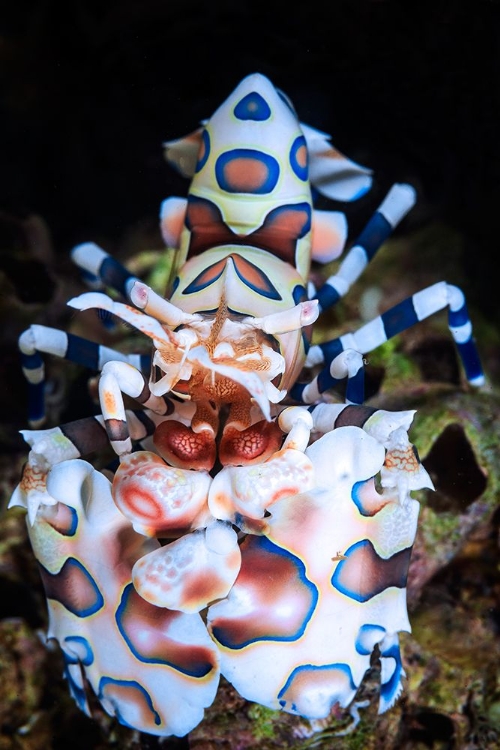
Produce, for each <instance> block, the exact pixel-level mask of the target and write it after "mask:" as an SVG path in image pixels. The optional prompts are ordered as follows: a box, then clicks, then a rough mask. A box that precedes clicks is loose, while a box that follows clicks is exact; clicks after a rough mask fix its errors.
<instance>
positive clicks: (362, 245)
mask: <svg viewBox="0 0 500 750" xmlns="http://www.w3.org/2000/svg"><path fill="white" fill-rule="evenodd" d="M415 201H416V193H415V189H414V188H413V187H411V185H406V184H404V183H401V184H399V183H397V184H395V185H393V186H392V188H391V189H390V190H389V192H388V193H387V195H386V197H385V198H384V200H383V201H382V203H381V204H380V206H379V207H378V209H377V210H376V211H375V213H374V214H373V216H372V217H371V219H370V220H369V221H368V224H367V225H366V226H365V228H364V229H363V231H362V232H361V234H360V235H359V237H358V238H357V240H356V241H355V242H354V245H353V246H352V247H351V249H350V250H349V252H348V253H347V255H346V257H345V258H344V260H343V261H342V262H341V264H340V266H339V268H338V270H337V273H335V274H333V276H330V277H329V278H328V279H327V280H326V282H325V283H324V285H323V286H322V287H321V289H318V290H317V291H316V292H315V293H314V294H313V298H314V299H317V300H318V301H319V304H320V307H321V310H326V309H328V308H330V307H333V305H335V304H336V303H337V302H338V300H339V299H340V298H341V297H343V296H344V295H345V294H346V293H347V291H348V290H349V289H350V287H351V286H352V284H353V283H354V282H355V281H356V280H357V279H358V278H359V276H360V275H361V273H362V272H363V271H364V269H365V268H366V266H367V265H368V263H369V262H370V261H371V260H372V258H373V257H374V256H375V253H376V252H377V250H378V249H379V248H380V246H381V245H382V244H383V243H384V242H385V240H386V239H387V238H388V237H389V235H390V234H391V232H392V231H393V230H394V229H395V227H396V226H397V225H398V224H399V223H400V221H401V220H402V219H403V218H404V217H405V216H406V214H407V213H408V211H409V210H410V209H411V208H412V207H413V206H414V205H415Z"/></svg>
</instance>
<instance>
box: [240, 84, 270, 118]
mask: <svg viewBox="0 0 500 750" xmlns="http://www.w3.org/2000/svg"><path fill="white" fill-rule="evenodd" d="M234 116H235V117H237V118H238V120H258V121H262V120H267V119H269V117H270V116H271V110H270V108H269V104H268V103H267V102H266V100H265V99H264V98H263V97H262V96H261V95H260V94H258V93H257V92H256V91H252V92H251V93H250V94H247V95H246V96H244V97H243V99H241V100H240V101H239V102H238V104H237V105H236V107H235V108H234Z"/></svg>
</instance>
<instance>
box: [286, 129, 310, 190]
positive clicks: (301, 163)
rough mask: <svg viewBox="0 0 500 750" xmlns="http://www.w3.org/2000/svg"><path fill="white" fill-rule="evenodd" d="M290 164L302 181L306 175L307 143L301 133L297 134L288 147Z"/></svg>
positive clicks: (305, 178)
mask: <svg viewBox="0 0 500 750" xmlns="http://www.w3.org/2000/svg"><path fill="white" fill-rule="evenodd" d="M290 166H291V167H292V169H293V171H294V173H295V174H296V175H297V177H298V178H299V180H303V181H304V182H305V181H306V180H307V177H308V173H309V171H308V163H307V144H306V139H305V138H304V136H303V135H299V136H298V137H297V138H296V139H295V140H294V142H293V143H292V148H291V149H290Z"/></svg>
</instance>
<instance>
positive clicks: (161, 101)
mask: <svg viewBox="0 0 500 750" xmlns="http://www.w3.org/2000/svg"><path fill="white" fill-rule="evenodd" d="M499 13H500V6H499V4H498V2H495V1H494V0H476V1H475V2H462V3H456V2H451V1H450V2H442V1H440V0H437V1H436V2H433V3H427V2H423V3H404V2H401V3H399V2H390V1H384V0H372V1H371V2H370V1H366V2H353V1H348V2H339V1H338V0H329V1H328V2H314V1H313V2H305V3H304V4H302V5H299V4H296V3H292V2H271V3H269V2H261V0H256V1H254V2H250V1H248V2H245V0H239V2H223V1H222V0H219V1H218V2H215V3H214V2H211V3H209V2H199V1H197V0H190V1H189V2H179V1H178V2H172V1H169V0H161V1H160V0H143V1H142V2H140V1H139V0H120V1H119V2H118V1H117V0H110V1H109V2H102V1H98V0H72V2H69V3H66V4H63V3H60V2H54V0H38V1H35V2H27V1H26V0H17V2H16V3H7V2H4V3H2V12H1V14H0V210H1V211H2V212H3V215H4V216H8V217H23V216H25V215H28V214H30V213H33V212H35V213H38V214H40V215H41V216H42V217H43V218H44V219H45V221H46V222H47V224H48V226H49V229H50V231H51V234H52V237H53V242H54V248H55V252H56V253H58V254H59V253H60V254H62V255H66V254H67V252H68V250H69V249H70V248H71V246H72V245H73V244H75V243H76V242H79V241H82V240H87V239H93V240H96V241H98V242H100V243H101V244H102V245H103V246H104V247H105V248H106V249H108V250H113V249H114V248H115V247H117V246H119V245H120V243H121V242H122V241H123V238H124V237H125V236H126V235H127V232H130V231H133V229H134V226H136V225H137V223H139V222H144V221H146V222H148V221H149V222H151V223H152V225H155V223H156V221H157V219H156V217H157V212H158V206H159V204H160V202H161V200H162V199H163V198H165V197H166V196H168V195H170V194H172V193H173V194H183V193H184V192H185V189H186V184H185V183H184V181H183V180H182V179H181V178H179V177H177V176H176V175H174V174H173V173H172V171H171V170H170V168H169V167H168V166H167V164H166V163H165V162H164V160H163V154H162V148H161V144H162V142H163V141H164V140H166V139H169V138H174V137H177V136H181V135H184V134H186V133H188V132H190V131H191V130H192V129H194V127H196V125H197V123H198V122H199V120H200V119H202V118H204V117H207V116H209V115H210V114H211V113H212V111H213V110H214V109H215V108H216V107H217V105H218V104H219V103H221V102H222V100H223V99H224V98H225V97H226V96H227V94H228V93H229V92H230V91H231V90H232V88H233V87H234V86H235V85H236V84H237V83H238V82H239V80H240V79H241V78H242V77H244V76H245V75H247V74H248V73H251V72H254V71H259V72H262V73H264V74H266V75H268V76H269V77H270V78H271V80H272V81H273V83H275V85H277V86H279V87H281V88H283V89H284V90H285V91H286V92H287V93H288V94H289V95H290V97H291V98H292V101H293V102H294V103H295V106H296V108H297V110H298V112H299V114H300V116H301V118H302V119H303V120H304V121H305V122H307V123H309V124H311V125H315V126H316V127H318V128H320V129H323V130H325V131H327V132H330V133H332V135H333V142H334V144H335V145H336V146H337V147H338V148H339V149H340V150H342V151H344V152H345V153H347V154H348V155H349V156H350V157H351V158H354V159H356V160H358V161H360V162H361V163H363V164H366V165H367V166H370V167H372V168H374V169H375V170H376V175H377V180H378V182H377V185H379V184H380V195H382V193H383V189H384V188H385V186H388V185H390V184H391V182H393V181H395V180H405V179H406V180H411V181H412V182H413V183H414V184H415V185H416V186H417V188H418V190H419V207H418V209H417V210H415V211H414V212H413V213H412V216H411V217H410V218H409V219H408V220H407V221H406V223H405V225H404V226H403V229H404V230H408V229H410V230H411V229H413V228H414V227H415V226H419V225H422V224H425V223H427V222H430V221H432V220H434V219H438V220H442V221H444V222H446V223H447V224H449V225H451V226H452V227H454V228H456V229H457V230H458V231H459V232H460V233H461V234H462V236H463V238H464V242H465V243H466V248H467V249H466V253H465V256H464V259H463V262H464V263H465V265H466V271H467V274H468V278H469V280H470V288H469V289H468V294H469V301H470V302H471V303H472V305H475V306H479V307H480V308H481V309H482V312H483V313H485V314H487V315H489V316H492V317H493V318H495V317H498V318H499V320H500V314H499V305H498V272H497V271H496V269H494V268H493V265H494V262H495V260H496V255H497V234H498V232H497V223H498V214H499V206H500V189H499V177H500V159H499V155H500V149H499V146H498V127H499V122H500V119H499V104H500V70H499V67H500V55H499V42H500V37H499V34H500V18H499ZM375 195H377V193H376V191H375ZM0 240H1V246H0V254H1V255H2V256H3V260H2V261H1V265H2V267H4V268H5V269H6V270H7V271H9V268H8V266H9V262H10V261H7V258H8V255H9V253H12V240H11V238H10V236H9V233H8V232H6V233H4V236H3V237H2V236H1V235H0ZM9 243H10V244H9ZM14 244H15V243H14ZM435 262H436V267H437V269H439V257H436V259H435ZM25 294H27V295H28V297H29V294H30V292H29V291H28V292H26V291H25ZM33 294H34V295H35V296H36V290H35V291H33Z"/></svg>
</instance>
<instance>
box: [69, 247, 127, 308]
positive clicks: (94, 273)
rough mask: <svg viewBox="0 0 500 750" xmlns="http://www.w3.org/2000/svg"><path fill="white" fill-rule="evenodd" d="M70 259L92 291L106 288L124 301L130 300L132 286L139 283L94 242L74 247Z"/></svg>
mask: <svg viewBox="0 0 500 750" xmlns="http://www.w3.org/2000/svg"><path fill="white" fill-rule="evenodd" d="M71 259H72V261H73V263H75V265H77V266H78V268H80V269H81V270H82V271H83V277H84V279H85V281H86V282H87V284H88V286H90V287H91V288H92V289H102V288H103V287H104V286H107V287H110V288H111V289H114V290H115V291H117V292H119V293H120V294H121V295H122V297H124V298H125V299H126V300H129V299H130V290H131V288H132V286H133V285H134V284H135V282H136V281H139V279H138V278H137V276H134V274H132V273H130V271H128V270H127V269H126V268H125V266H123V265H122V264H121V263H120V262H119V261H117V260H116V259H115V258H113V257H112V256H111V255H109V254H108V253H107V252H106V251H105V250H103V249H102V248H101V247H99V245H96V244H95V242H84V243H82V244H81V245H77V246H76V247H74V248H73V250H72V251H71Z"/></svg>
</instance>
